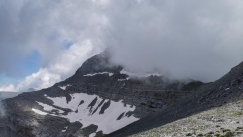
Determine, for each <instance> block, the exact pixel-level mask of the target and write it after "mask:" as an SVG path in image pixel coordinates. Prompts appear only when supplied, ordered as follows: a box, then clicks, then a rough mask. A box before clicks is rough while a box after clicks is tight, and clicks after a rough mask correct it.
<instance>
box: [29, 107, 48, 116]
mask: <svg viewBox="0 0 243 137" xmlns="http://www.w3.org/2000/svg"><path fill="white" fill-rule="evenodd" d="M32 111H34V112H35V113H37V114H40V115H47V114H48V113H46V112H43V111H40V110H38V109H34V108H32Z"/></svg>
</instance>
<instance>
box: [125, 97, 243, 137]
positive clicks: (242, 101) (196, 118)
mask: <svg viewBox="0 0 243 137" xmlns="http://www.w3.org/2000/svg"><path fill="white" fill-rule="evenodd" d="M231 136H234V137H243V96H241V97H238V98H237V99H235V100H233V101H232V102H231V103H228V104H225V105H223V106H220V107H217V108H213V109H210V110H207V111H204V112H201V113H198V114H195V115H192V116H190V117H187V118H184V119H180V120H177V121H174V122H172V123H169V124H166V125H164V126H161V127H158V128H155V129H151V130H148V131H144V132H141V133H138V134H135V135H132V136H130V137H231Z"/></svg>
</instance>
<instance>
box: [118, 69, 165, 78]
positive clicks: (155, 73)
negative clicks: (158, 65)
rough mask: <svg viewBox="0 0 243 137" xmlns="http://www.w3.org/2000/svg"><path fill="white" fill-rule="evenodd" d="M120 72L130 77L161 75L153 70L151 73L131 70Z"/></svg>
mask: <svg viewBox="0 0 243 137" xmlns="http://www.w3.org/2000/svg"><path fill="white" fill-rule="evenodd" d="M120 74H126V75H128V76H131V77H149V76H161V74H160V73H159V72H153V73H133V72H129V71H126V70H124V69H123V70H121V71H120Z"/></svg>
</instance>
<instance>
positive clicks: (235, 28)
mask: <svg viewBox="0 0 243 137" xmlns="http://www.w3.org/2000/svg"><path fill="white" fill-rule="evenodd" d="M242 4H243V2H242V1H239V0H237V1H234V2H229V1H226V0H223V1H219V0H216V1H192V0H185V1H174V0H170V1H167V0H163V1H159V0H155V1H147V0H143V1H141V2H140V3H132V2H127V1H126V2H125V1H120V2H117V3H115V2H114V3H113V6H112V9H110V11H112V13H110V14H109V16H111V17H110V22H111V24H112V30H113V35H112V36H113V37H112V39H113V45H114V46H113V51H112V53H113V61H114V62H116V63H118V64H123V65H124V66H125V67H126V68H127V69H130V70H133V71H141V72H148V71H155V70H156V71H159V72H160V73H162V74H163V75H165V76H168V77H170V78H176V79H184V78H193V79H198V80H202V81H207V82H208V81H214V80H216V79H218V78H220V77H221V76H222V75H224V74H225V73H226V72H227V71H229V70H230V68H231V67H233V66H235V65H237V64H238V63H240V62H241V61H242V60H243V54H242V51H243V46H242V43H243V39H242V38H241V36H243V26H242V25H240V24H242V23H243V19H242V18H241V16H242V15H243V14H242V13H243V10H242V7H241V6H240V5H242Z"/></svg>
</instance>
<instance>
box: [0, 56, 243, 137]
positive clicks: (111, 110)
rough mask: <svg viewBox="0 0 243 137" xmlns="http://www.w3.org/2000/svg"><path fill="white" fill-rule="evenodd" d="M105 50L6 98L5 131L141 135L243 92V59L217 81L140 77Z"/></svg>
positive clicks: (43, 135) (41, 135) (1, 121)
mask: <svg viewBox="0 0 243 137" xmlns="http://www.w3.org/2000/svg"><path fill="white" fill-rule="evenodd" d="M109 59H110V55H109V54H108V53H107V52H103V53H101V54H99V55H96V56H93V57H91V58H90V59H88V60H87V61H86V62H84V63H83V65H82V66H81V67H80V68H79V69H78V70H77V71H76V73H75V74H74V75H73V76H72V77H70V78H68V79H67V80H65V81H63V82H60V83H57V84H55V85H53V86H52V87H50V88H47V89H43V90H39V91H35V92H26V93H22V94H20V95H18V96H17V97H14V98H9V99H5V100H3V101H2V103H3V106H4V108H5V114H4V115H3V116H1V117H0V133H1V134H2V135H3V136H6V137H8V136H11V137H28V136H37V137H50V136H58V137H59V136H60V137H80V136H89V137H93V136H96V137H100V136H121V137H123V136H129V135H133V136H135V135H137V136H140V135H139V134H138V133H140V132H144V131H150V129H153V128H158V127H161V126H163V125H166V124H168V123H171V122H173V121H176V120H179V119H181V118H185V117H188V116H190V115H192V114H195V113H199V112H202V111H205V110H208V109H211V108H214V107H218V106H221V105H223V104H225V103H227V102H229V101H230V100H231V99H233V98H235V97H237V96H240V95H241V94H242V92H243V90H242V89H241V88H243V87H242V81H243V63H242V64H240V65H238V66H236V67H235V68H234V69H232V70H231V71H230V72H229V73H228V74H227V75H225V76H224V77H222V78H221V79H219V80H218V81H215V82H213V83H207V84H206V83H202V82H199V81H193V80H187V81H180V80H173V81H171V80H168V79H166V78H164V77H162V76H158V75H155V74H148V75H147V76H143V77H139V78H138V77H134V75H133V74H132V73H131V72H128V71H126V70H124V68H123V67H122V66H119V65H115V64H112V63H110V61H109Z"/></svg>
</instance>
